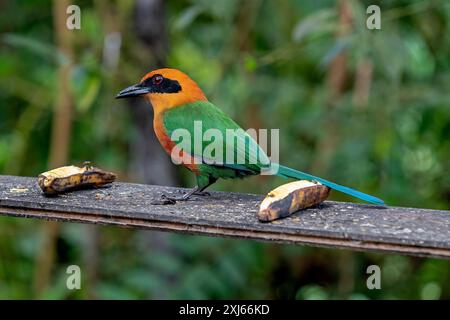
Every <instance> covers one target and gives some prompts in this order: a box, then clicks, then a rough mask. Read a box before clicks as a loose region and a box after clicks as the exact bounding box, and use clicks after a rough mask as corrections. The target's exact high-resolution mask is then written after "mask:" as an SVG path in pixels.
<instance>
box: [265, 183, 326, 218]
mask: <svg viewBox="0 0 450 320" xmlns="http://www.w3.org/2000/svg"><path fill="white" fill-rule="evenodd" d="M329 194H330V188H328V187H327V186H324V185H322V184H320V183H318V182H311V181H307V180H300V181H295V182H291V183H287V184H284V185H281V186H279V187H277V188H275V189H274V190H272V191H270V192H269V193H268V194H267V196H266V198H264V200H263V201H262V202H261V205H260V209H259V213H258V218H259V220H260V221H264V222H268V221H273V220H275V219H280V218H285V217H287V216H290V215H291V214H293V213H294V212H296V211H298V210H301V209H306V208H309V207H312V206H314V205H317V204H319V203H321V202H323V201H324V200H325V199H326V198H327V197H328V195H329Z"/></svg>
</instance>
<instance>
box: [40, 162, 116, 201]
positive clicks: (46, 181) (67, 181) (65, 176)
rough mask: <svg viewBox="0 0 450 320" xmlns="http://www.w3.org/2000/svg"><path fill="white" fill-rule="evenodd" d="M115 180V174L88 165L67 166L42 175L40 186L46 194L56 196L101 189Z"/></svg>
mask: <svg viewBox="0 0 450 320" xmlns="http://www.w3.org/2000/svg"><path fill="white" fill-rule="evenodd" d="M115 180H116V175H115V174H114V173H112V172H108V171H103V170H101V169H99V168H96V167H94V166H91V165H90V164H89V163H87V164H85V165H84V166H83V167H77V166H65V167H60V168H56V169H53V170H50V171H47V172H44V173H41V174H40V175H39V176H38V185H39V187H40V188H41V189H42V191H43V192H44V194H46V195H56V194H59V193H64V192H66V191H70V190H75V189H85V188H92V187H101V186H104V185H106V184H109V183H112V182H114V181H115Z"/></svg>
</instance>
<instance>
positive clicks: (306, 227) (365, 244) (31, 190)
mask: <svg viewBox="0 0 450 320" xmlns="http://www.w3.org/2000/svg"><path fill="white" fill-rule="evenodd" d="M181 191H182V189H177V188H169V187H160V186H151V185H141V184H129V183H115V184H114V185H113V186H111V187H110V188H103V189H95V190H83V191H77V192H72V193H68V194H65V195H60V196H58V197H52V198H49V197H45V196H44V195H43V194H42V193H41V191H40V189H39V187H38V186H37V183H36V179H35V178H26V177H12V176H0V214H3V215H10V216H18V217H28V218H41V219H48V220H60V221H70V222H83V223H95V224H105V225H119V226H125V227H134V228H145V229H155V230H163V231H178V232H185V233H193V234H204V235H213V236H230V237H238V238H249V239H257V240H264V241H274V242H280V243H296V244H307V245H313V246H323V247H339V248H350V249H355V250H375V251H384V252H397V253H402V254H411V255H419V256H431V257H442V258H450V211H443V210H427V209H414V208H400V207H389V208H383V207H376V206H369V205H361V204H353V203H342V202H332V201H326V202H325V203H323V204H322V205H320V206H319V207H316V208H312V209H308V210H304V211H302V212H300V213H296V214H294V215H293V216H291V217H289V218H286V219H283V220H279V221H275V222H271V223H261V222H259V221H258V219H257V210H258V207H259V202H260V201H261V200H262V198H263V196H260V195H250V194H238V193H225V192H213V193H212V195H211V197H196V198H194V199H193V200H190V201H187V202H184V203H183V202H180V203H177V204H175V205H166V206H161V205H152V204H151V202H152V201H153V200H155V199H159V197H160V195H161V194H162V193H163V192H166V193H174V192H175V193H178V192H181Z"/></svg>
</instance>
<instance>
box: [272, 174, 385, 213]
mask: <svg viewBox="0 0 450 320" xmlns="http://www.w3.org/2000/svg"><path fill="white" fill-rule="evenodd" d="M277 175H278V176H281V177H286V178H291V179H298V180H312V181H317V182H320V183H321V184H323V185H325V186H327V187H330V188H331V189H334V190H337V191H340V192H343V193H345V194H348V195H351V196H353V197H356V198H358V199H361V200H364V201H366V202H370V203H373V204H378V205H384V201H383V200H381V199H378V198H377V197H374V196H371V195H368V194H365V193H363V192H361V191H358V190H354V189H352V188H349V187H344V186H341V185H339V184H336V183H334V182H330V181H328V180H325V179H322V178H319V177H316V176H313V175H311V174H308V173H304V172H301V171H298V170H294V169H291V168H288V167H285V166H282V165H279V170H278V174H277Z"/></svg>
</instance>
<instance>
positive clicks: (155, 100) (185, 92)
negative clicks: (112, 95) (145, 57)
mask: <svg viewBox="0 0 450 320" xmlns="http://www.w3.org/2000/svg"><path fill="white" fill-rule="evenodd" d="M137 96H143V97H144V98H145V99H146V100H147V101H149V102H150V103H151V104H152V106H153V108H154V109H155V111H156V112H159V111H162V110H165V109H170V108H173V107H177V106H180V105H183V104H186V103H191V102H195V101H200V100H207V99H206V97H205V95H204V93H203V91H202V90H201V89H200V88H199V86H198V85H197V83H195V81H194V80H192V79H191V78H190V77H189V76H188V75H187V74H185V73H183V72H181V71H179V70H177V69H169V68H164V69H157V70H153V71H151V72H149V73H147V74H146V75H145V76H144V77H143V78H142V79H141V81H140V82H139V83H138V84H135V85H133V86H131V87H128V88H125V89H123V90H122V91H120V92H119V94H117V96H116V98H117V99H120V98H129V97H137Z"/></svg>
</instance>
